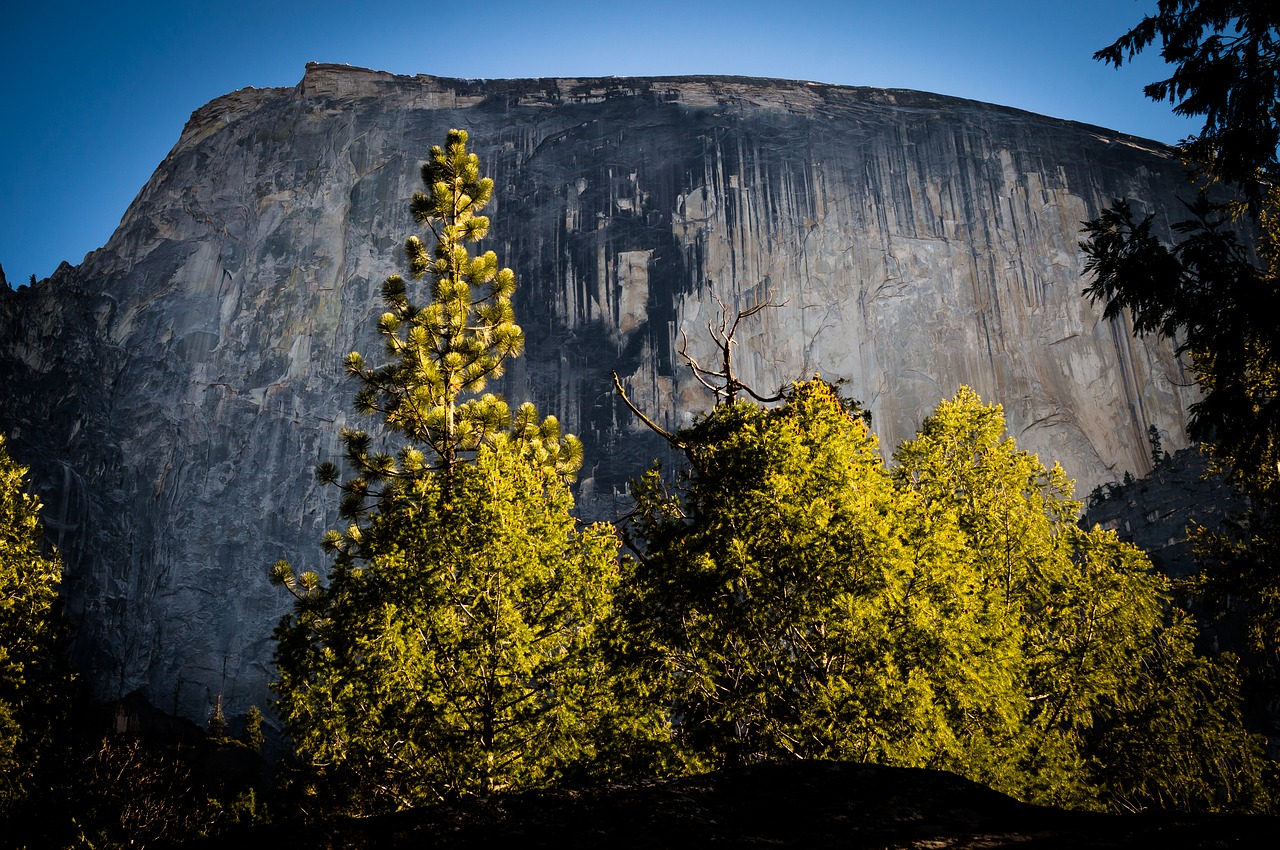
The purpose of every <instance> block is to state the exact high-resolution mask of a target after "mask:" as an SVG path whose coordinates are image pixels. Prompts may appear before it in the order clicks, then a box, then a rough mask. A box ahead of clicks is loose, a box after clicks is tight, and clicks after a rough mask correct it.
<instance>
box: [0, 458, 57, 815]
mask: <svg viewBox="0 0 1280 850" xmlns="http://www.w3.org/2000/svg"><path fill="white" fill-rule="evenodd" d="M26 474H27V470H26V469H25V468H24V467H21V466H19V465H18V464H16V463H15V462H14V461H13V460H12V459H11V458H10V457H9V455H8V453H7V451H6V450H5V439H4V435H0V821H2V820H3V819H4V818H6V817H7V816H9V815H11V814H13V812H14V811H16V808H17V807H18V806H20V805H22V804H23V800H24V798H25V797H26V796H27V795H28V794H29V793H31V792H32V790H33V786H34V785H35V784H37V782H38V780H37V777H38V776H39V773H40V771H41V770H42V769H43V768H44V767H45V765H44V764H43V763H42V762H43V760H44V759H45V757H46V756H47V755H49V753H50V751H51V749H52V748H53V747H54V746H55V745H54V738H55V736H56V735H57V733H58V732H59V731H60V730H59V729H58V722H59V718H60V716H61V715H62V714H63V713H64V712H65V701H66V699H67V696H68V690H67V689H68V687H69V685H70V682H71V678H70V674H69V672H68V671H67V670H66V668H65V666H64V665H63V663H62V658H61V638H62V626H61V618H60V616H59V614H58V606H57V603H58V585H59V584H60V582H61V581H62V564H61V562H60V561H59V560H58V558H57V557H56V556H49V555H46V554H44V553H43V552H42V551H41V545H40V538H41V530H40V520H39V512H40V502H39V500H38V499H36V497H35V496H32V495H30V494H29V493H26V492H25V489H24V488H25V484H26Z"/></svg>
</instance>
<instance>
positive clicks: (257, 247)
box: [0, 65, 1195, 719]
mask: <svg viewBox="0 0 1280 850" xmlns="http://www.w3.org/2000/svg"><path fill="white" fill-rule="evenodd" d="M451 127H460V128H464V129H466V130H467V131H468V132H469V133H470V135H471V147H472V149H473V150H474V151H475V152H476V153H478V154H479V156H480V159H481V163H482V165H483V167H484V170H485V172H486V174H487V175H488V176H490V177H492V178H493V179H494V181H495V184H496V187H497V188H496V190H495V198H494V202H493V204H492V205H491V207H490V208H489V209H488V210H487V212H489V213H490V215H491V218H492V220H493V229H492V233H493V236H492V237H491V238H490V239H489V240H488V242H487V243H486V246H485V247H487V248H492V249H493V250H495V251H496V252H497V253H498V256H499V258H500V259H501V260H502V261H503V262H504V263H506V264H508V265H511V266H512V267H513V268H514V269H515V271H516V274H517V277H518V279H519V284H520V288H519V291H518V293H517V296H516V312H517V320H518V321H519V323H520V324H521V325H522V326H523V328H524V329H525V333H526V339H527V345H526V354H525V356H524V357H523V358H521V359H520V360H518V361H515V363H514V364H513V366H512V368H511V369H510V370H509V372H508V374H507V376H506V377H505V378H504V379H503V381H502V386H501V387H500V388H499V389H500V390H501V391H502V392H504V393H505V394H506V395H507V397H508V398H509V399H511V400H513V401H516V402H519V401H524V400H532V401H534V402H535V403H537V404H538V406H539V408H540V409H541V410H542V412H543V413H546V414H554V415H555V416H557V417H559V418H560V420H561V422H562V423H563V425H564V427H565V429H566V430H567V431H569V432H571V433H575V434H578V435H579V436H580V437H581V438H582V440H583V442H584V443H585V446H586V464H585V466H584V468H583V471H582V476H581V481H580V484H579V492H580V503H581V505H582V506H583V509H584V511H585V512H587V513H588V514H591V515H595V516H606V517H607V516H610V515H611V514H612V512H613V509H614V506H615V504H616V500H617V499H620V498H621V497H622V496H623V495H624V494H625V490H626V481H627V479H628V478H629V477H630V476H632V475H634V474H636V473H637V472H638V471H639V470H641V469H643V468H644V467H646V466H647V465H648V464H649V462H651V461H652V459H653V458H654V457H657V456H664V451H663V446H661V445H660V444H658V443H657V442H656V440H655V439H654V438H653V437H652V435H651V434H649V433H648V432H647V431H646V430H644V428H643V426H641V425H640V424H639V423H638V422H636V421H635V420H634V419H633V418H632V417H631V415H630V414H629V413H628V412H627V411H626V409H625V408H624V407H623V406H622V405H621V403H620V402H619V401H618V400H617V399H616V398H615V397H614V396H613V394H612V382H611V378H610V372H611V371H613V370H616V371H617V372H618V373H619V374H620V375H621V376H622V377H623V381H624V384H625V385H626V387H627V388H628V391H629V393H630V394H631V396H632V398H633V399H635V400H636V401H637V402H638V403H639V404H640V405H642V406H643V407H644V408H645V409H646V410H649V411H652V412H653V414H654V416H655V418H657V419H658V420H659V421H660V422H661V423H662V424H664V425H665V426H666V427H669V428H674V427H678V426H680V425H682V424H685V423H687V422H689V421H691V418H692V417H693V416H694V415H696V414H697V413H698V412H699V411H701V410H703V409H705V408H706V407H707V406H708V405H709V404H710V402H711V399H710V398H709V396H708V394H707V393H706V392H705V391H704V390H703V389H702V387H701V386H700V385H699V384H698V382H697V381H695V380H694V379H693V378H692V376H691V375H690V374H689V372H688V370H687V368H686V367H685V366H684V365H683V363H682V362H681V359H680V357H679V356H678V353H677V352H678V348H679V345H680V339H681V335H682V332H683V333H684V334H687V336H688V339H689V345H690V350H691V353H693V355H694V356H695V357H699V358H700V359H702V358H706V357H708V356H709V355H710V353H711V351H710V347H709V341H708V340H707V339H706V334H705V327H706V324H707V322H708V321H709V320H714V319H715V318H716V311H717V310H718V306H717V299H722V300H723V301H724V302H725V303H726V304H727V305H729V306H730V308H731V309H744V308H746V307H748V306H750V305H753V304H756V303H759V302H761V301H772V302H776V303H778V304H781V305H782V306H780V307H778V308H776V309H770V310H765V311H763V312H761V313H760V314H758V315H757V316H755V317H753V319H752V320H751V321H750V323H749V325H747V326H746V327H745V328H744V331H743V332H742V333H740V336H739V339H740V342H741V351H740V353H739V354H738V360H737V362H738V363H740V364H741V369H742V370H743V375H742V377H743V378H744V379H746V380H747V381H748V382H749V383H751V384H752V385H753V386H755V387H757V388H760V389H762V390H770V391H772V390H773V389H776V388H777V387H778V386H779V385H780V384H782V383H784V382H787V381H790V380H793V379H796V378H799V377H801V376H809V375H813V374H815V373H817V374H820V375H822V376H823V377H825V378H828V379H831V380H837V379H841V380H844V381H845V382H846V384H845V386H846V390H847V392H848V393H849V394H851V395H853V396H856V397H857V398H859V399H861V400H862V401H863V402H864V403H865V404H866V405H867V406H868V407H869V408H870V410H871V411H872V413H873V415H874V417H875V429H876V431H877V432H878V434H879V436H880V438H881V440H882V442H883V443H885V444H888V445H894V444H896V443H897V442H898V441H900V440H901V439H903V438H905V437H907V436H909V435H911V434H912V433H914V431H915V429H916V428H917V427H918V425H919V423H920V421H921V419H922V418H923V417H924V416H925V415H926V414H927V413H928V412H929V411H931V410H932V409H933V407H934V406H935V405H936V403H937V402H938V401H939V400H940V399H942V398H943V397H947V396H950V395H952V394H953V393H954V392H955V390H956V388H957V386H959V385H960V384H968V385H970V386H972V387H974V388H975V389H976V390H977V391H978V392H979V393H980V394H981V395H982V396H983V397H984V398H985V399H987V400H989V401H998V402H1001V403H1002V404H1003V405H1004V407H1005V413H1006V417H1007V419H1008V422H1009V427H1010V431H1011V433H1012V434H1013V435H1014V436H1015V437H1017V439H1018V441H1019V443H1020V444H1021V445H1022V446H1023V447H1025V448H1028V449H1030V450H1032V451H1036V452H1038V453H1039V454H1040V455H1041V458H1042V459H1043V460H1045V461H1046V462H1052V461H1054V460H1057V461H1060V462H1061V463H1062V464H1063V466H1064V467H1065V468H1066V470H1067V472H1068V474H1069V475H1071V476H1073V477H1074V478H1076V480H1077V484H1078V487H1079V488H1080V489H1081V490H1084V491H1087V490H1088V489H1089V488H1092V487H1093V486H1094V485H1096V484H1098V483H1101V482H1104V481H1109V480H1114V479H1116V478H1118V477H1119V476H1120V475H1122V474H1123V473H1124V472H1125V471H1126V470H1132V471H1134V472H1139V471H1142V470H1144V469H1146V468H1147V466H1149V463H1150V461H1149V457H1148V445H1147V440H1146V436H1145V435H1146V431H1147V428H1148V426H1149V425H1150V424H1155V425H1156V426H1157V427H1158V428H1159V429H1160V430H1161V431H1162V432H1163V434H1164V435H1165V436H1166V446H1167V447H1169V448H1177V447H1179V446H1180V445H1182V444H1183V443H1181V442H1180V440H1183V439H1184V438H1183V437H1182V435H1183V432H1184V424H1185V423H1184V411H1185V409H1186V406H1187V404H1188V402H1190V401H1191V400H1193V399H1194V392H1195V391H1194V388H1193V385H1192V381H1191V380H1190V378H1189V376H1188V375H1187V374H1185V373H1184V371H1183V369H1182V368H1181V367H1180V365H1179V364H1178V362H1177V360H1176V359H1175V358H1174V356H1173V354H1172V352H1171V350H1170V348H1169V347H1168V346H1167V345H1166V344H1163V343H1156V342H1154V341H1135V340H1133V338H1132V336H1131V334H1130V329H1129V327H1128V326H1126V325H1125V324H1124V323H1123V322H1107V321H1103V320H1102V317H1101V311H1100V310H1098V309H1095V308H1093V307H1092V306H1090V305H1089V304H1088V303H1087V302H1086V301H1085V300H1084V299H1083V298H1082V297H1081V296H1080V291H1081V288H1082V282H1081V279H1080V272H1081V269H1082V266H1083V259H1082V257H1081V255H1080V252H1079V250H1078V248H1077V239H1078V232H1079V228H1080V222H1081V221H1082V220H1084V219H1087V218H1090V217H1092V216H1094V215H1095V214H1096V213H1097V212H1098V210H1099V209H1100V208H1101V207H1102V206H1103V205H1105V204H1107V203H1110V202H1111V200H1112V199H1114V198H1117V197H1128V198H1130V199H1132V201H1133V202H1134V204H1135V206H1136V207H1137V208H1138V209H1139V210H1144V211H1151V212H1154V213H1155V214H1156V217H1157V220H1158V222H1160V223H1161V224H1162V225H1163V226H1165V227H1167V225H1168V223H1169V221H1170V220H1177V219H1178V218H1179V217H1180V215H1181V212H1182V207H1181V205H1180V203H1179V200H1178V198H1179V195H1180V193H1184V192H1185V186H1186V184H1185V182H1184V177H1183V172H1182V169H1181V167H1180V166H1179V164H1178V163H1177V161H1176V159H1175V158H1174V157H1173V156H1172V155H1171V151H1170V150H1169V149H1168V148H1166V147H1164V146H1162V145H1159V144H1157V143H1155V142H1148V141H1145V140H1142V139H1137V138H1133V137H1130V136H1125V135H1122V134H1118V133H1114V132H1111V131H1108V130H1104V129H1101V128H1098V127H1092V126H1087V125H1082V124H1077V123H1072V122H1066V121H1060V120H1055V119H1050V118H1045V117H1042V116H1038V115H1033V114H1030V113H1026V112H1021V111H1018V110H1014V109H1008V108H1003V107H997V106H991V105H988V104H983V103H977V102H973V101H967V100H959V99H955V98H949V97H942V96H937V95H930V94H923V93H920V92H912V91H901V90H886V89H869V88H850V87H841V86H830V85H820V84H815V83H803V82H790V81H782V80H759V79H747V78H728V77H672V78H642V79H624V78H604V79H540V80H457V79H443V78H436V77H428V76H417V77H403V76H394V75H391V74H385V73H380V72H375V71H367V70H362V69H358V68H351V67H345V66H333V65H309V66H308V67H307V69H306V73H305V76H304V77H303V79H302V81H301V82H300V83H299V84H298V85H297V86H296V87H293V88H280V89H260V90H259V89H244V90H241V91H237V92H234V93H232V94H229V95H226V96H224V97H221V98H218V99H216V100H214V101H212V102H210V103H209V104H207V105H206V106H204V107H202V108H201V109H199V110H197V111H196V112H195V113H194V114H193V115H192V117H191V120H190V122H189V123H188V124H187V126H186V128H185V129H184V130H183V132H182V135H181V137H180V138H179V139H178V141H177V143H176V144H175V145H174V147H173V149H172V151H171V152H170V153H169V155H168V156H167V157H166V158H165V160H164V161H163V162H162V163H161V164H160V165H159V167H158V168H157V169H156V171H155V173H154V175H153V176H152V178H151V179H150V181H148V183H147V184H146V186H144V187H143V188H142V191H141V192H140V193H139V195H138V197H137V199H136V200H135V201H134V202H133V204H132V205H131V206H130V208H129V210H128V212H127V213H126V214H125V216H124V218H123V220H122V221H121V223H120V226H119V228H118V229H117V230H116V232H115V234H114V235H113V236H112V237H111V239H110V241H109V242H108V243H107V245H106V246H104V247H103V248H101V249H100V250H98V251H95V252H93V253H92V254H90V255H89V256H88V257H86V259H85V261H84V262H83V263H82V264H81V265H80V266H78V267H74V268H73V267H70V266H65V265H64V266H63V267H62V268H60V269H59V270H58V272H57V273H55V274H54V276H53V277H52V278H51V279H49V280H47V281H43V282H41V283H40V284H38V285H37V286H35V287H30V288H24V289H21V290H18V291H16V292H8V291H3V290H0V375H3V380H2V381H0V430H3V431H5V432H7V433H9V434H10V435H11V440H12V442H11V452H12V454H13V455H14V456H15V458H17V459H18V460H19V461H20V462H22V463H25V464H28V465H30V466H31V467H32V474H33V478H34V480H35V481H36V482H37V486H38V488H39V491H40V494H41V497H42V499H43V501H44V503H45V506H46V508H45V518H46V523H47V526H48V529H49V532H50V534H51V536H52V537H53V539H54V542H55V543H56V545H58V546H59V548H60V550H61V551H62V553H63V556H64V558H65V560H66V562H67V565H68V570H69V575H68V578H67V581H66V583H65V585H64V587H65V590H66V593H67V600H68V609H69V611H70V613H71V614H72V616H73V618H74V620H75V621H76V623H77V635H76V647H77V652H78V653H79V655H80V660H81V661H82V662H85V663H87V664H89V665H91V669H92V670H93V671H94V677H95V685H96V688H97V691H98V693H99V695H100V696H104V697H113V696H118V695H122V694H125V693H129V692H131V691H134V690H138V689H141V690H143V691H144V693H145V694H146V695H147V697H148V698H149V699H150V700H151V701H152V702H153V703H155V704H156V705H158V706H160V707H162V708H165V709H166V710H173V711H175V712H176V713H182V714H185V715H187V716H190V717H193V718H201V719H202V718H204V717H205V716H207V714H208V711H209V708H210V707H211V706H212V704H213V702H214V699H215V697H216V695H217V694H219V693H221V694H222V695H223V704H224V707H225V708H226V709H227V711H228V713H235V712H240V711H243V710H244V709H245V708H247V707H248V705H249V704H251V703H258V704H262V703H263V702H264V700H265V698H266V687H265V686H266V682H267V680H268V678H269V676H270V663H271V640H270V635H271V629H272V627H273V625H274V624H275V622H276V621H277V620H278V619H279V617H280V616H281V615H282V614H283V613H284V612H285V611H286V610H288V608H289V599H288V597H287V595H285V594H283V593H281V592H279V591H278V590H276V589H274V588H272V587H271V586H270V585H269V583H268V569H269V566H270V564H271V563H273V562H274V561H275V560H276V559H278V558H285V559H288V560H290V561H292V562H293V563H295V564H299V565H304V564H320V563H322V561H321V555H320V552H319V548H318V541H319V539H320V535H321V534H322V532H323V531H324V530H325V529H327V528H329V527H331V526H332V525H333V524H334V523H335V522H336V507H337V504H336V495H335V494H334V493H332V492H328V491H327V490H326V489H325V488H322V487H320V486H319V485H317V484H316V483H315V481H314V478H313V475H312V470H313V468H314V466H315V465H316V464H317V463H319V462H320V461H322V460H328V459H337V458H339V457H340V454H341V451H340V444H339V441H338V439H337V432H338V429H339V428H340V427H342V426H343V425H344V424H348V423H352V422H353V421H354V418H355V417H354V414H353V413H351V395H352V393H353V389H354V388H353V386H352V385H351V384H350V383H349V382H348V381H347V380H346V378H345V377H344V374H343V370H342V361H343V358H344V357H345V355H346V354H347V353H348V352H349V351H352V350H358V351H361V352H363V353H365V354H366V355H367V356H369V357H370V358H376V357H377V356H378V355H379V354H380V352H381V345H380V342H379V341H378V339H377V338H376V331H375V322H376V319H377V316H378V315H379V314H380V312H381V305H380V302H379V297H378V291H379V286H380V283H381V281H382V280H383V279H384V278H385V277H386V276H387V275H388V274H391V273H395V272H403V271H404V268H403V261H402V254H401V248H400V246H401V244H402V243H403V240H404V238H405V237H406V236H408V235H409V234H410V233H413V232H414V227H413V225H412V222H411V220H410V217H409V214H408V206H407V203H408V198H409V196H410V195H411V194H412V193H413V192H414V191H415V190H416V188H417V186H418V168H417V166H418V163H419V162H420V161H421V158H422V157H423V156H424V155H425V152H426V151H427V149H428V148H429V147H430V146H431V145H433V144H439V143H440V142H441V141H442V140H443V138H444V136H445V133H446V132H447V130H448V129H449V128H451Z"/></svg>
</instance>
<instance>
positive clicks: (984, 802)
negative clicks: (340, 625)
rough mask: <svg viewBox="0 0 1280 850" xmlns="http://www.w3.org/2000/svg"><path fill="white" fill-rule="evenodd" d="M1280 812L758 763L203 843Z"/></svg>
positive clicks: (663, 843) (757, 841)
mask: <svg viewBox="0 0 1280 850" xmlns="http://www.w3.org/2000/svg"><path fill="white" fill-rule="evenodd" d="M1278 835H1280V819H1278V818H1274V817H1262V816H1238V815H1191V814H1170V813H1158V812H1146V813H1140V814H1130V815H1103V814H1092V813H1086V812H1065V811H1060V810H1057V809H1047V808H1041V807H1038V806H1030V805H1026V804H1024V803H1019V802H1017V801H1016V800H1013V799H1011V798H1009V797H1006V796H1004V795H1003V794H999V793H996V792H995V791H991V790H990V789H987V788H984V787H982V786H980V785H977V784H975V783H972V782H969V781H968V780H965V779H961V778H959V777H957V776H955V775H953V774H950V773H942V772H938V771H929V770H918V769H908V768H892V767H880V766H874V765H861V764H839V763H832V762H793V763H787V764H759V765H753V766H750V767H746V768H739V769H735V770H725V771H720V772H717V773H713V774H707V775H703V776H697V777H690V778H685V779H678V780H670V781H665V782H651V783H643V784H632V785H615V786H609V787H606V788H599V789H590V790H581V791H548V792H537V793H527V794H520V795H514V796H511V797H507V798H501V799H494V800H490V801H486V802H480V801H475V802H469V803H465V804H456V805H441V806H438V807H434V808H431V809H426V810H419V811H412V812H402V813H399V814H396V815H389V816H384V817H379V818H369V819H365V820H344V821H341V822H337V823H334V824H331V825H330V826H329V827H328V828H326V829H307V830H299V829H296V828H280V827H277V828H274V829H271V830H253V831H244V832H234V833H231V834H230V835H226V836H223V837H221V838H219V839H218V840H217V841H210V842H202V843H201V845H200V846H203V847H242V846H245V844H246V843H256V844H259V845H261V846H274V847H308V848H334V849H335V850H336V848H352V849H353V850H354V848H366V847H367V848H409V847H413V848H480V847H520V848H553V847H554V848H564V850H571V848H594V847H604V848H609V850H624V849H625V848H649V849H650V850H661V849H662V848H686V847H688V848H693V847H709V846H710V847H714V846H719V847H796V848H813V850H824V848H837V847H838V848H898V847H903V848H906V847H911V848H948V850H952V848H995V847H1015V846H1016V847H1019V848H1035V850H1043V848H1126V850H1139V848H1144V847H1159V848H1162V850H1170V849H1171V848H1210V847H1265V846H1272V844H1271V842H1273V841H1275V839H1276V836H1278Z"/></svg>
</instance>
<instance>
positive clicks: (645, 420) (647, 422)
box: [613, 372, 685, 449]
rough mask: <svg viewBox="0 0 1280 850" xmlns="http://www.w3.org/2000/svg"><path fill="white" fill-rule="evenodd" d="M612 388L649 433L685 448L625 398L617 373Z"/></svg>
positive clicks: (673, 436)
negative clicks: (647, 427)
mask: <svg viewBox="0 0 1280 850" xmlns="http://www.w3.org/2000/svg"><path fill="white" fill-rule="evenodd" d="M613 387H614V389H616V390H617V391H618V397H619V398H621V399H622V403H623V404H625V405H626V406H627V407H628V408H630V409H631V412H632V413H634V414H635V415H636V416H638V417H639V418H640V421H641V422H643V423H644V424H645V425H647V426H649V430H650V431H653V433H655V434H657V435H658V436H659V437H661V438H662V439H664V440H666V441H667V442H668V443H670V444H671V445H673V446H675V447H677V448H681V449H683V448H685V444H684V443H683V442H681V441H680V440H679V439H677V438H676V435H675V434H672V433H671V432H670V431H668V430H667V429H665V428H663V427H662V426H661V425H659V424H658V423H657V422H654V421H653V420H652V419H650V418H649V417H648V416H645V414H644V411H642V410H641V409H640V408H638V407H636V406H635V404H633V403H632V401H631V399H629V398H627V391H626V390H624V389H623V388H622V381H621V380H619V378H618V373H617V372H614V373H613Z"/></svg>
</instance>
